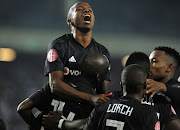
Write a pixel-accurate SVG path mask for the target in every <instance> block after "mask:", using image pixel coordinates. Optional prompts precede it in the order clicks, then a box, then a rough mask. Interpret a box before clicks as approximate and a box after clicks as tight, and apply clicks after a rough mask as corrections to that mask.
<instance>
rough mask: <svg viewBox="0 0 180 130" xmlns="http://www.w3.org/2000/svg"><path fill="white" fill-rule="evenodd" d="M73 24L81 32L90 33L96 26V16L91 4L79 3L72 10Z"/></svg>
mask: <svg viewBox="0 0 180 130" xmlns="http://www.w3.org/2000/svg"><path fill="white" fill-rule="evenodd" d="M71 22H72V24H74V26H75V27H76V28H78V29H80V30H81V31H89V30H91V29H92V28H93V26H94V14H93V10H92V9H91V7H90V6H89V4H87V3H84V2H79V3H77V4H76V5H75V7H74V9H73V10H72V21H71Z"/></svg>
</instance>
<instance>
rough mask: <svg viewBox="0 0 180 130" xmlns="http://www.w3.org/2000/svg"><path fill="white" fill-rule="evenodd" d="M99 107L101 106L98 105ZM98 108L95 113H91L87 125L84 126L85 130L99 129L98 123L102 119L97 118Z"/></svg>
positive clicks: (94, 110)
mask: <svg viewBox="0 0 180 130" xmlns="http://www.w3.org/2000/svg"><path fill="white" fill-rule="evenodd" d="M98 106H99V105H98ZM98 106H96V107H95V108H94V109H93V111H92V112H91V114H90V116H89V118H88V120H87V123H86V125H85V126H84V130H96V129H97V123H98V122H97V121H96V120H98V119H99V118H100V117H98V116H97V109H98Z"/></svg>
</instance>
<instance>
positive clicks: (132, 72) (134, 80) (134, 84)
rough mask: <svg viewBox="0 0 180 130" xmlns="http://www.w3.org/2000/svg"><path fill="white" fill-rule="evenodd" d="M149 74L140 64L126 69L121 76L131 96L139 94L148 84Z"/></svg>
mask: <svg viewBox="0 0 180 130" xmlns="http://www.w3.org/2000/svg"><path fill="white" fill-rule="evenodd" d="M146 79H147V73H146V71H145V70H144V69H143V68H142V67H141V66H140V65H138V64H131V65H128V66H127V67H125V68H124V69H123V71H122V74H121V81H122V85H123V86H125V87H126V91H127V93H129V94H136V93H139V92H140V90H141V89H142V88H144V85H145V83H146Z"/></svg>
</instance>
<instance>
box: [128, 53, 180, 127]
mask: <svg viewBox="0 0 180 130" xmlns="http://www.w3.org/2000/svg"><path fill="white" fill-rule="evenodd" d="M131 64H138V65H140V66H141V67H143V68H144V69H145V70H146V72H147V74H148V76H149V75H150V62H149V57H148V56H147V55H146V54H145V53H143V52H134V53H132V54H131V55H130V56H129V58H128V60H127V62H126V65H125V66H128V65H131ZM147 85H148V84H147ZM141 103H142V104H146V105H150V106H153V107H154V109H155V111H156V113H157V114H158V117H159V119H160V124H161V125H160V128H161V129H163V128H164V125H166V127H168V128H169V129H173V130H178V129H180V125H177V124H180V120H179V119H178V117H177V115H175V114H174V113H173V110H172V108H173V107H172V106H171V104H170V103H169V101H168V100H167V98H166V96H165V95H162V94H160V93H157V94H155V95H154V97H150V94H146V95H144V96H143V97H142V99H141Z"/></svg>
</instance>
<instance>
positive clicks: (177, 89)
mask: <svg viewBox="0 0 180 130" xmlns="http://www.w3.org/2000/svg"><path fill="white" fill-rule="evenodd" d="M166 87H167V92H166V93H165V95H167V96H168V97H169V100H170V102H171V104H172V106H173V107H174V110H175V112H176V113H177V115H178V117H179V118H180V96H179V95H180V82H178V81H177V80H176V79H171V80H169V81H168V82H167V83H166Z"/></svg>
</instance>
